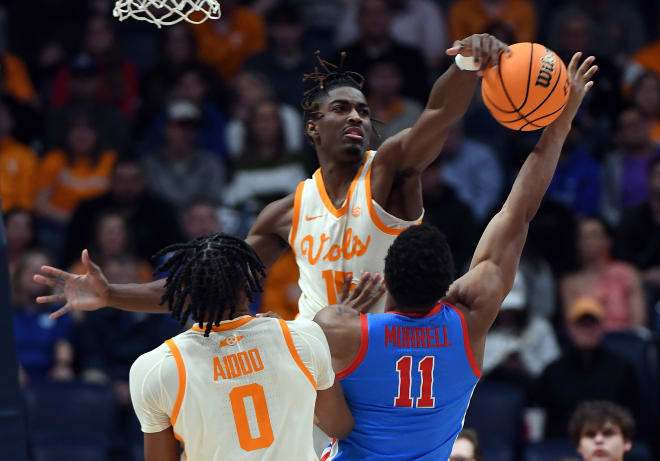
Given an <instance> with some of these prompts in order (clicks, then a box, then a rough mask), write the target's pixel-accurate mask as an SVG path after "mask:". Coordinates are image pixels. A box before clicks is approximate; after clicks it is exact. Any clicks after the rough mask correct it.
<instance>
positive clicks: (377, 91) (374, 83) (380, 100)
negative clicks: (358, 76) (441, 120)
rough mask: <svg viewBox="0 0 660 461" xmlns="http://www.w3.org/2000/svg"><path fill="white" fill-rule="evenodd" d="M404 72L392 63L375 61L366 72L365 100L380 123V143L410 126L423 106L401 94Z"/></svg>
mask: <svg viewBox="0 0 660 461" xmlns="http://www.w3.org/2000/svg"><path fill="white" fill-rule="evenodd" d="M402 86H403V73H402V72H401V69H399V68H398V67H397V65H396V63H395V62H392V61H384V60H383V61H376V62H374V63H373V65H372V66H371V68H370V69H369V73H368V74H367V87H368V88H369V93H368V96H367V101H368V102H369V108H370V109H371V116H372V117H373V118H374V119H375V120H378V121H379V122H381V124H378V125H376V127H377V130H378V134H379V135H380V137H379V139H378V141H379V143H380V142H382V141H384V140H385V139H387V138H389V137H390V136H392V135H395V134H397V133H398V132H399V131H401V130H404V129H406V128H410V127H411V126H413V124H414V123H415V122H416V121H417V119H418V118H419V116H420V115H422V111H423V110H424V108H423V107H422V106H421V105H420V104H419V103H418V102H417V101H415V100H413V99H410V98H407V97H405V96H403V95H402V94H401V88H402Z"/></svg>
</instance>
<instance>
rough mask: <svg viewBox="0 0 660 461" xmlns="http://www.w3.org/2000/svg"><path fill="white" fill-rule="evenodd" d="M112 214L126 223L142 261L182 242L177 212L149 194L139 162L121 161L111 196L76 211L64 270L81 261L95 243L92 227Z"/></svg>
mask: <svg viewBox="0 0 660 461" xmlns="http://www.w3.org/2000/svg"><path fill="white" fill-rule="evenodd" d="M111 211H115V212H118V213H120V214H121V215H122V216H123V217H124V219H125V220H126V222H127V225H128V228H130V229H131V231H132V232H133V236H134V238H135V250H136V251H137V255H138V256H139V258H140V259H143V260H147V261H149V260H150V258H151V256H152V255H153V254H155V253H156V252H157V251H158V250H160V249H161V248H163V247H165V246H167V245H170V244H172V243H175V242H178V241H180V240H181V233H180V231H179V226H178V222H177V219H176V210H175V208H174V207H173V206H172V205H171V204H170V203H169V202H167V201H165V200H164V199H161V198H159V197H156V196H154V195H153V194H151V193H150V192H149V191H148V189H147V183H146V178H145V172H144V169H143V166H142V164H141V163H140V161H139V160H137V159H136V158H132V157H124V158H119V159H118V160H117V163H115V165H114V167H113V169H112V175H111V178H110V189H109V190H108V192H107V193H106V194H104V195H101V196H100V197H96V198H93V199H90V200H86V201H83V202H81V203H80V205H79V206H78V207H77V208H76V209H75V211H74V213H73V216H72V218H71V221H70V222H69V225H68V227H67V231H66V237H65V241H64V246H63V249H62V254H61V256H60V260H61V263H60V265H61V266H65V267H68V266H70V265H71V264H72V263H74V262H76V261H77V260H79V259H80V252H81V251H82V250H83V249H85V248H89V247H90V246H91V245H92V242H93V240H94V229H93V226H92V224H93V223H95V222H97V221H98V219H99V217H100V216H102V215H103V214H105V213H108V212H111Z"/></svg>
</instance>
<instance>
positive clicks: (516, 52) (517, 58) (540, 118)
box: [481, 42, 570, 131]
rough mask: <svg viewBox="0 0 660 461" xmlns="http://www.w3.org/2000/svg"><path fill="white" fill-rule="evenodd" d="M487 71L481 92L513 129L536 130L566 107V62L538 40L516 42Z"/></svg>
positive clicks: (496, 115)
mask: <svg viewBox="0 0 660 461" xmlns="http://www.w3.org/2000/svg"><path fill="white" fill-rule="evenodd" d="M509 49H510V50H511V54H510V55H507V54H506V53H502V54H501V55H500V60H499V63H498V66H497V67H492V66H489V67H488V68H487V69H486V71H485V72H484V76H483V81H482V83H481V95H482V96H483V100H484V104H486V107H488V110H489V111H490V113H491V115H492V116H493V117H494V118H495V120H497V121H498V122H500V124H502V125H504V126H505V127H507V128H509V129H512V130H519V131H533V130H538V129H540V128H543V127H545V126H546V125H549V124H550V123H552V121H553V120H555V119H556V118H557V117H559V115H560V114H561V112H562V111H563V110H564V106H565V105H566V100H567V99H568V94H569V91H570V87H569V84H568V74H567V72H566V66H565V65H564V62H563V61H562V60H561V58H559V56H557V55H556V54H555V53H554V52H553V51H552V50H551V49H549V48H547V47H545V46H543V45H540V44H538V43H529V42H527V43H516V44H515V45H511V46H509Z"/></svg>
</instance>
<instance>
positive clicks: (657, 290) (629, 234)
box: [616, 157, 660, 331]
mask: <svg viewBox="0 0 660 461" xmlns="http://www.w3.org/2000/svg"><path fill="white" fill-rule="evenodd" d="M648 178H649V187H650V194H649V200H648V201H646V202H644V203H642V204H641V205H637V206H636V207H633V208H631V209H630V210H628V211H626V212H625V213H624V215H623V219H622V220H621V224H620V225H619V229H618V231H619V232H618V235H617V240H616V248H617V250H618V253H619V255H620V256H621V259H623V260H624V261H628V262H629V263H631V264H634V265H635V266H636V267H637V268H639V270H641V271H642V278H643V279H644V282H645V283H646V286H647V288H648V290H647V294H648V295H649V297H650V299H648V301H649V305H652V306H654V305H655V303H657V302H658V301H660V157H657V158H655V159H654V160H653V161H652V162H651V164H650V165H649V172H648ZM658 328H660V324H656V325H655V329H656V331H657V329H658Z"/></svg>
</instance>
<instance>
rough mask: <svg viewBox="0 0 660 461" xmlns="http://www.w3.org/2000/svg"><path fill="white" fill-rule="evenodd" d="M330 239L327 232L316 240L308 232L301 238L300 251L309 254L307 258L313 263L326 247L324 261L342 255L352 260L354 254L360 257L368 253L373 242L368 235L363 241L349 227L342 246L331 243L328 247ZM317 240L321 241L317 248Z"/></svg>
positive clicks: (342, 240) (335, 258) (333, 259)
mask: <svg viewBox="0 0 660 461" xmlns="http://www.w3.org/2000/svg"><path fill="white" fill-rule="evenodd" d="M329 240H330V236H328V235H326V234H325V232H321V236H320V238H319V239H318V240H315V239H314V236H313V235H312V234H308V235H306V236H304V237H303V238H302V239H301V240H300V251H301V253H302V254H303V255H306V256H307V260H308V261H309V263H310V264H311V265H315V264H316V262H317V261H318V260H319V258H320V257H321V254H323V250H324V249H326V252H325V254H323V260H324V261H337V260H338V259H339V258H342V257H343V258H344V259H347V260H350V259H352V258H353V257H354V256H358V257H360V256H362V255H363V254H364V253H366V251H367V249H368V248H369V243H371V236H370V235H368V236H367V238H366V240H364V241H363V240H361V239H360V237H358V236H357V234H356V235H353V229H351V228H350V227H349V228H348V229H346V231H345V232H344V235H343V237H342V239H341V242H342V243H341V246H340V245H331V246H329V247H326V245H325V244H326V242H328V241H329ZM317 241H318V242H319V245H318V248H316V242H317Z"/></svg>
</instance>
